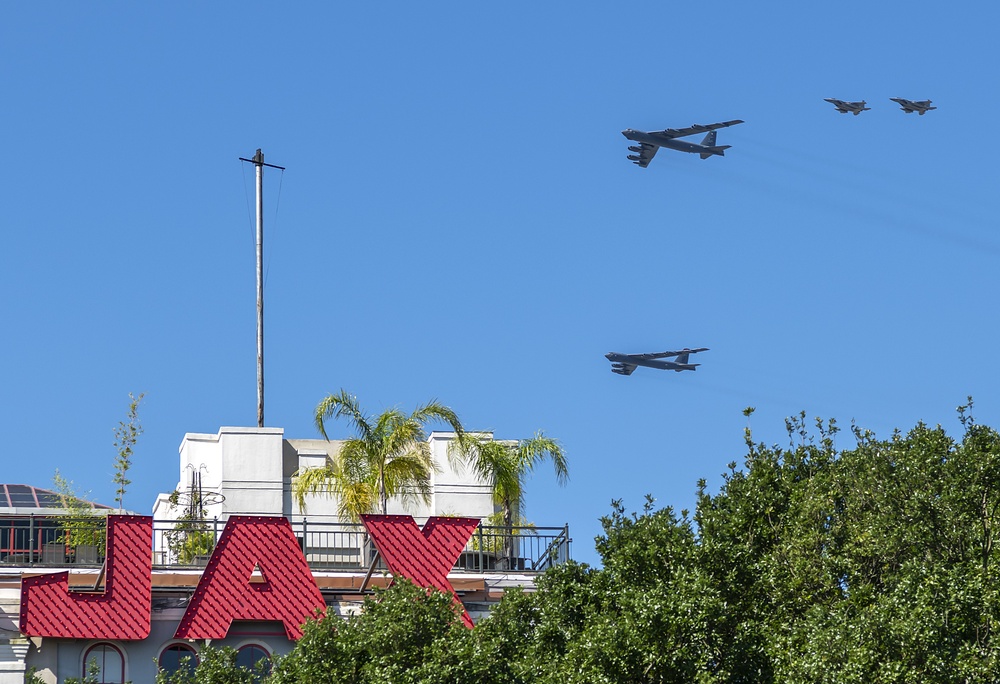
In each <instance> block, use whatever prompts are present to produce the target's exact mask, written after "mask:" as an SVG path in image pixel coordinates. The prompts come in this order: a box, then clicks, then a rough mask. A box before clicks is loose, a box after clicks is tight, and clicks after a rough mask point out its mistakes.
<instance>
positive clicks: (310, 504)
mask: <svg viewBox="0 0 1000 684" xmlns="http://www.w3.org/2000/svg"><path fill="white" fill-rule="evenodd" d="M484 435H489V436H490V437H492V435H490V434H489V433H484ZM453 440H454V433H451V432H432V433H431V434H430V436H429V438H428V442H429V446H430V448H431V455H432V458H433V459H434V462H435V464H436V465H437V471H436V472H435V473H434V475H433V477H432V490H433V493H432V498H431V503H430V504H429V505H424V504H422V503H419V502H418V503H416V504H413V503H411V504H410V505H404V504H403V502H402V500H400V499H393V500H390V502H389V507H388V509H389V513H392V514H409V515H412V516H414V518H416V519H417V521H418V522H423V521H424V520H426V519H427V518H428V517H430V516H432V515H461V516H468V517H476V518H485V517H487V516H489V515H491V514H492V513H493V511H494V507H493V500H492V496H491V493H490V487H489V484H488V483H486V482H483V481H482V480H481V479H480V478H478V477H476V475H475V474H474V473H473V472H472V470H471V469H469V468H465V467H463V466H462V465H461V464H458V463H455V462H454V459H452V458H449V451H448V448H449V445H450V444H451V443H452V442H453ZM340 444H341V442H339V441H337V440H331V441H326V440H319V439H289V440H286V439H284V430H282V429H281V428H241V427H223V428H220V430H219V432H218V433H217V434H215V435H211V434H200V433H188V434H186V435H184V439H183V441H182V442H181V445H180V449H179V456H180V459H179V460H180V463H179V466H180V467H179V479H178V483H177V490H178V491H180V492H188V491H189V489H190V487H191V476H192V473H194V472H199V473H201V485H202V491H203V492H204V493H205V494H213V493H214V494H221V495H222V497H224V500H223V501H221V502H218V503H213V502H212V497H211V496H209V497H208V501H209V503H208V504H207V505H206V513H207V517H208V518H215V517H217V518H219V519H220V520H225V519H226V518H228V517H229V515H233V514H239V515H284V516H287V517H289V518H291V519H292V520H293V521H298V520H301V519H302V518H306V519H308V520H309V521H314V522H339V521H340V519H339V517H338V516H337V506H336V501H335V500H334V498H333V497H331V496H324V495H315V496H309V497H307V498H306V508H305V511H302V510H300V509H299V507H298V505H297V504H296V502H295V500H294V497H293V496H292V493H291V492H292V480H293V477H292V475H293V473H294V472H295V471H296V470H298V469H300V468H314V467H321V466H322V465H323V464H325V463H326V460H327V458H330V457H333V456H334V455H335V454H336V453H337V450H338V449H339V447H340ZM168 496H169V494H168V493H163V494H160V495H159V496H158V497H157V499H156V502H155V503H154V505H153V517H154V518H156V519H158V520H169V519H175V518H177V516H178V515H180V514H181V513H183V511H182V510H180V509H174V510H171V509H170V508H169V505H168V504H167V498H168Z"/></svg>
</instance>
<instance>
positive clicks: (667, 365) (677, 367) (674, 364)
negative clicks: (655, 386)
mask: <svg viewBox="0 0 1000 684" xmlns="http://www.w3.org/2000/svg"><path fill="white" fill-rule="evenodd" d="M703 351H708V347H698V348H697V349H688V348H686V347H685V348H684V349H681V350H680V351H665V352H656V353H653V354H619V353H618V352H608V353H607V354H605V355H604V357H605V358H606V359H607V360H608V361H610V362H611V372H612V373H618V375H632V371H634V370H635V369H636V368H637V367H639V366H645V367H646V368H658V369H660V370H672V371H677V372H678V373H680V372H681V371H686V370H690V371H693V370H694V369H695V368H697V367H698V366H700V365H701V364H700V363H688V354H697V353H698V352H703ZM671 357H676V360H674V361H661V360H660V359H666V358H671Z"/></svg>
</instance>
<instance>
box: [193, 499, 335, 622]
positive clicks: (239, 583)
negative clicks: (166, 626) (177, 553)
mask: <svg viewBox="0 0 1000 684" xmlns="http://www.w3.org/2000/svg"><path fill="white" fill-rule="evenodd" d="M255 571H259V572H258V573H257V574H256V575H255ZM325 609H326V602H325V601H324V600H323V595H322V594H321V593H320V591H319V587H318V586H316V580H315V579H313V576H312V573H311V572H310V571H309V564H308V563H306V558H305V556H303V555H302V549H300V548H299V544H298V540H297V539H296V538H295V534H294V533H293V532H292V526H291V524H290V523H289V522H288V520H287V519H285V518H282V517H272V516H252V515H234V516H232V517H231V518H229V520H228V521H227V522H226V527H225V529H224V530H223V531H222V537H221V538H220V539H219V543H218V544H217V545H216V547H215V551H213V552H212V558H211V559H210V560H209V561H208V567H206V568H205V572H204V574H202V576H201V581H200V582H198V588H197V589H195V592H194V597H193V598H192V599H191V603H190V604H189V605H188V608H187V610H186V611H185V612H184V617H183V618H181V622H180V625H178V627H177V631H176V632H175V633H174V638H175V639H223V638H225V636H226V634H227V633H228V632H229V626H230V625H231V624H232V622H233V620H277V621H280V622H282V623H283V624H284V625H285V633H286V634H287V635H288V638H289V639H299V638H300V637H301V636H302V625H303V624H304V623H305V622H306V621H307V620H309V619H310V618H312V617H315V616H316V613H317V611H323V610H325Z"/></svg>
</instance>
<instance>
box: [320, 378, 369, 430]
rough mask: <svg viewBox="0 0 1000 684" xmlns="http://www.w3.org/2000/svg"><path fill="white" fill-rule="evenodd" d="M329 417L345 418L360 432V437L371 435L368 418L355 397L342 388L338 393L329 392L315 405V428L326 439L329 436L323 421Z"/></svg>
mask: <svg viewBox="0 0 1000 684" xmlns="http://www.w3.org/2000/svg"><path fill="white" fill-rule="evenodd" d="M329 418H347V420H348V422H349V423H351V424H352V425H353V426H354V427H355V429H356V430H357V431H358V432H359V433H360V434H361V437H362V439H366V438H368V437H369V436H370V435H371V431H372V428H371V425H370V424H369V419H368V417H367V416H365V414H364V413H363V412H362V411H361V406H360V405H359V404H358V399H357V397H355V396H354V395H352V394H348V393H347V392H346V391H345V390H343V389H342V390H340V393H339V394H331V395H329V396H327V397H325V398H324V399H323V400H321V401H320V402H319V404H317V405H316V412H315V423H316V429H317V430H319V432H320V434H321V435H323V437H324V439H327V440H329V439H330V438H329V437H327V434H326V423H325V421H326V420H327V419H329Z"/></svg>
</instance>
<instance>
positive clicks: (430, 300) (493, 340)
mask: <svg viewBox="0 0 1000 684" xmlns="http://www.w3.org/2000/svg"><path fill="white" fill-rule="evenodd" d="M997 20H998V10H997V8H996V7H995V6H993V5H991V4H988V3H965V2H957V3H948V4H942V3H912V2H902V1H897V0H889V1H886V2H881V3H870V2H855V1H852V0H846V1H842V2H837V3H824V4H823V5H822V6H818V5H817V4H816V3H784V2H772V1H767V0H765V1H762V2H757V3H744V2H739V3H737V2H720V3H713V4H712V5H711V6H704V7H703V6H694V5H687V6H678V5H675V4H669V3H627V4H621V3H590V4H586V3H583V4H582V3H559V2H553V3H513V4H511V3H506V4H500V5H497V4H486V3H443V2H442V3H421V4H417V3H392V2H389V3H380V4H377V3H325V4H320V3H305V4H299V5H297V6H294V7H291V8H290V7H289V6H288V5H287V3H286V4H282V5H281V6H279V5H277V4H273V3H272V4H264V3H213V4H211V5H204V4H195V3H172V4H170V5H169V6H168V5H160V6H152V5H149V4H135V3H104V4H99V5H82V4H71V3H63V4H58V5H39V4H37V3H35V4H30V3H22V4H19V5H10V4H8V5H5V6H4V7H3V9H2V10H0V67H2V73H3V81H2V82H3V103H4V104H3V117H2V121H3V124H4V126H3V128H4V132H5V135H4V136H3V141H4V144H3V152H2V154H3V164H2V165H0V182H2V187H3V188H4V190H5V191H4V193H3V197H4V211H3V217H4V218H3V224H4V230H3V240H4V249H3V250H0V259H2V260H0V292H2V293H3V294H2V296H0V317H2V320H3V326H2V330H3V333H2V336H0V352H2V353H0V358H2V361H0V363H2V381H0V401H2V406H3V410H2V412H0V416H2V417H0V421H2V422H0V425H2V427H3V434H4V437H5V443H4V445H3V463H4V468H3V472H4V475H3V477H2V478H0V479H2V480H3V481H6V482H12V483H28V484H34V485H37V486H42V487H46V486H49V485H51V480H52V474H53V472H54V471H55V469H56V468H59V469H60V471H61V472H62V473H63V474H64V475H65V476H67V477H68V478H69V479H71V480H72V481H73V482H74V483H75V484H76V485H77V488H78V489H79V490H81V491H83V492H90V494H91V496H92V497H94V498H95V499H97V500H99V501H102V502H105V503H111V502H112V501H113V498H114V485H113V484H112V476H113V461H114V456H115V451H114V447H113V440H114V433H113V430H114V428H115V426H116V425H117V423H118V421H119V420H121V419H123V418H124V415H125V410H126V407H127V403H128V393H129V392H134V393H138V392H145V393H146V399H145V400H144V402H143V405H142V407H141V409H140V414H141V418H142V422H143V424H144V427H145V434H143V436H142V438H141V440H140V442H139V445H138V449H137V454H136V459H135V465H134V467H133V470H132V471H131V475H132V479H133V480H134V483H133V484H132V486H131V488H130V491H129V493H128V495H127V498H126V505H127V506H128V507H129V508H133V509H135V510H139V511H148V510H149V508H150V506H151V504H152V501H153V498H154V496H155V494H156V493H157V492H160V491H169V490H170V489H171V488H173V486H174V485H175V484H176V479H177V448H178V445H179V444H180V442H181V439H182V437H183V435H184V433H186V432H209V433H214V432H216V431H217V430H218V428H219V427H220V426H223V425H254V424H255V423H256V366H255V363H256V346H255V345H256V342H255V320H256V319H255V283H254V251H253V219H252V216H251V212H252V205H253V168H252V167H251V166H244V165H241V164H240V162H239V161H238V160H237V158H238V157H241V156H242V157H250V156H252V155H253V153H254V150H255V149H256V148H258V147H259V148H261V149H263V151H264V154H265V158H266V161H268V162H271V163H275V164H279V165H282V166H285V167H287V171H285V172H284V173H283V174H281V173H280V172H277V171H269V172H268V174H267V176H266V186H265V201H266V208H265V216H266V219H265V221H266V237H265V243H266V268H267V281H266V293H265V297H266V314H267V320H266V342H265V344H266V351H265V357H266V363H267V366H266V385H267V388H266V407H265V412H266V416H265V418H266V424H267V425H269V426H277V427H282V428H284V429H285V434H286V436H287V437H291V438H296V437H299V438H308V437H316V436H317V434H316V432H315V429H314V428H313V426H312V419H311V416H312V412H313V409H314V407H315V406H316V404H317V403H318V401H319V400H320V399H321V398H322V397H323V396H325V395H326V394H327V393H330V392H334V391H337V390H339V389H340V388H344V389H346V390H348V391H349V392H352V393H354V394H356V395H357V396H358V398H359V399H360V401H361V402H362V404H363V405H364V406H366V407H367V408H369V409H371V410H372V411H377V410H381V409H382V408H386V407H389V406H399V407H401V408H403V409H407V410H409V409H412V408H414V407H415V406H416V405H417V404H419V403H422V402H424V401H426V400H428V399H431V398H437V399H439V400H440V401H442V402H444V403H446V404H448V405H450V406H451V407H453V408H454V409H455V410H456V411H457V412H458V413H459V415H460V416H461V418H462V419H463V421H464V423H465V424H466V425H467V426H468V427H471V428H477V429H493V430H495V431H496V434H497V436H498V437H504V438H518V437H525V436H530V435H531V434H533V433H534V432H535V431H536V430H544V431H545V433H546V434H547V435H549V436H552V437H555V438H557V439H559V440H561V441H562V442H563V444H564V446H565V449H566V452H567V455H568V457H569V459H570V465H571V480H570V483H569V485H568V486H567V487H565V488H559V487H557V486H556V484H555V481H554V478H553V477H552V474H551V473H550V472H548V471H546V470H544V469H543V470H542V471H540V472H538V473H536V475H535V476H534V477H533V478H532V479H531V481H530V483H529V486H528V510H527V516H528V518H529V519H531V520H532V521H534V522H535V523H537V524H539V525H562V524H563V523H569V524H570V528H571V532H572V535H573V538H574V542H575V548H574V555H575V556H576V557H577V558H579V559H581V560H585V561H589V562H594V561H596V559H597V558H596V555H595V553H594V550H593V543H592V540H593V537H594V536H595V535H596V534H597V533H598V532H599V523H598V518H599V517H600V516H601V515H604V514H606V513H607V512H608V510H609V502H610V501H611V500H612V499H618V498H621V499H624V501H625V503H626V505H628V506H629V507H631V508H633V509H634V508H638V507H640V506H641V504H642V499H643V495H644V494H646V493H650V494H652V495H653V496H655V497H656V499H657V501H658V503H659V504H660V505H673V506H675V507H677V508H684V507H691V506H692V505H693V502H694V491H695V486H696V482H697V480H698V479H699V478H702V477H704V478H707V479H708V481H709V484H710V487H711V488H715V487H717V486H718V484H719V482H720V478H719V474H720V473H721V472H723V471H724V470H725V469H726V464H727V463H729V462H730V461H734V460H736V461H741V460H742V457H743V455H744V453H745V449H744V446H743V429H744V427H745V426H746V424H747V421H746V419H745V418H744V417H743V415H742V413H741V411H742V409H743V408H744V407H747V406H754V407H756V409H757V411H756V413H755V414H754V416H753V419H752V428H753V431H754V435H755V437H756V439H758V440H761V441H765V442H768V443H787V437H786V436H785V432H784V418H785V417H786V416H789V415H793V414H797V413H798V412H799V411H800V410H805V411H806V412H807V414H808V415H809V416H810V418H812V417H814V416H821V417H823V418H835V419H836V420H837V421H838V422H839V423H840V424H841V426H843V427H844V428H845V431H844V432H843V433H842V434H841V435H840V438H839V439H838V445H839V446H842V447H850V446H851V444H852V443H853V440H852V439H851V438H850V436H849V431H847V430H846V428H847V427H848V426H849V425H850V423H851V421H852V420H853V421H855V422H856V423H857V424H858V425H860V426H862V427H866V428H869V429H872V430H874V431H875V432H876V434H878V435H882V436H887V435H888V434H889V433H890V431H891V430H892V429H893V428H896V427H899V428H901V429H904V430H906V429H908V428H910V427H912V426H913V425H914V424H915V423H916V422H917V421H920V420H923V421H925V422H929V423H932V424H933V423H942V424H943V425H945V426H946V427H947V428H948V429H949V430H952V431H954V432H955V433H956V434H958V424H957V420H956V418H955V411H954V409H955V407H956V406H958V405H959V404H962V403H964V401H965V397H966V396H967V395H970V394H971V395H973V397H974V398H975V400H976V410H975V415H976V417H977V419H978V420H979V421H980V422H986V423H990V424H993V425H996V424H997V422H998V421H997V419H996V418H997V412H998V410H1000V390H998V387H1000V384H998V380H1000V360H998V356H997V352H996V348H995V347H996V345H995V343H994V340H995V338H996V337H997V335H998V333H1000V328H998V323H997V316H996V304H995V300H996V293H997V289H998V285H1000V278H998V276H997V268H996V264H997V263H998V260H1000V236H998V235H997V234H996V229H997V227H998V223H1000V222H998V220H997V218H996V217H997V215H998V206H997V204H998V200H997V187H998V180H1000V177H998V176H1000V174H998V171H997V165H996V161H995V160H996V158H997V152H998V142H997V136H996V135H995V131H994V127H993V126H992V123H993V119H994V118H995V115H996V112H997V111H1000V101H998V100H1000V91H997V89H996V88H995V87H994V86H993V85H991V83H993V81H994V80H995V74H994V73H993V72H994V71H995V68H996V65H997V59H996V51H995V48H994V47H992V46H993V45H995V36H994V35H993V33H994V31H993V28H994V27H995V26H996V24H997ZM827 97H836V98H840V99H845V100H860V99H865V100H867V101H868V103H869V106H871V107H872V111H870V112H865V113H864V114H863V115H861V116H858V117H854V116H849V115H839V114H837V113H836V112H835V111H834V110H833V108H832V106H830V105H829V104H827V103H826V102H824V101H823V98H827ZM890 97H906V98H910V99H926V98H930V99H933V100H934V104H935V105H937V106H938V107H939V109H938V110H937V111H934V112H931V113H929V114H928V115H926V116H923V117H918V116H916V115H905V114H904V113H903V112H901V111H900V110H899V109H898V108H897V107H896V105H895V104H894V103H892V102H890V101H889V98H890ZM727 119H744V120H745V121H746V123H745V124H744V125H741V126H736V127H733V128H730V129H726V130H724V131H721V132H720V134H719V143H720V144H728V145H732V146H733V147H732V149H731V150H729V151H728V153H727V155H726V157H725V158H712V159H709V160H707V161H702V160H700V159H698V158H697V157H696V156H694V155H687V154H681V153H677V152H671V151H669V150H665V151H661V152H660V154H659V155H657V157H656V159H655V160H654V161H653V163H652V164H651V165H650V167H649V168H648V169H639V168H638V167H636V166H634V165H632V164H631V163H629V162H628V161H627V160H626V159H625V155H626V154H627V150H626V147H627V145H628V141H626V140H625V139H624V138H623V137H622V136H621V133H620V131H621V130H622V129H624V128H628V127H631V128H638V129H643V130H652V129H662V128H667V127H682V126H688V125H690V124H692V123H709V122H712V121H722V120H727ZM279 190H280V192H279ZM684 346H691V347H694V346H705V347H710V348H711V351H709V352H706V353H704V354H702V355H700V356H699V358H698V360H699V361H701V362H702V363H703V365H702V366H701V367H700V368H699V370H698V371H697V372H696V373H681V374H676V373H662V372H655V371H649V370H645V369H640V370H638V371H636V373H634V374H633V375H632V376H630V377H620V376H617V375H614V374H612V373H610V372H609V369H608V363H607V361H606V360H605V359H604V357H603V355H604V354H605V353H606V352H608V351H612V350H615V351H622V352H643V351H656V350H662V349H670V348H678V347H684ZM344 429H346V428H338V427H336V426H335V427H334V430H333V431H332V433H331V436H343V430H344ZM338 430H339V432H338Z"/></svg>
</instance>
